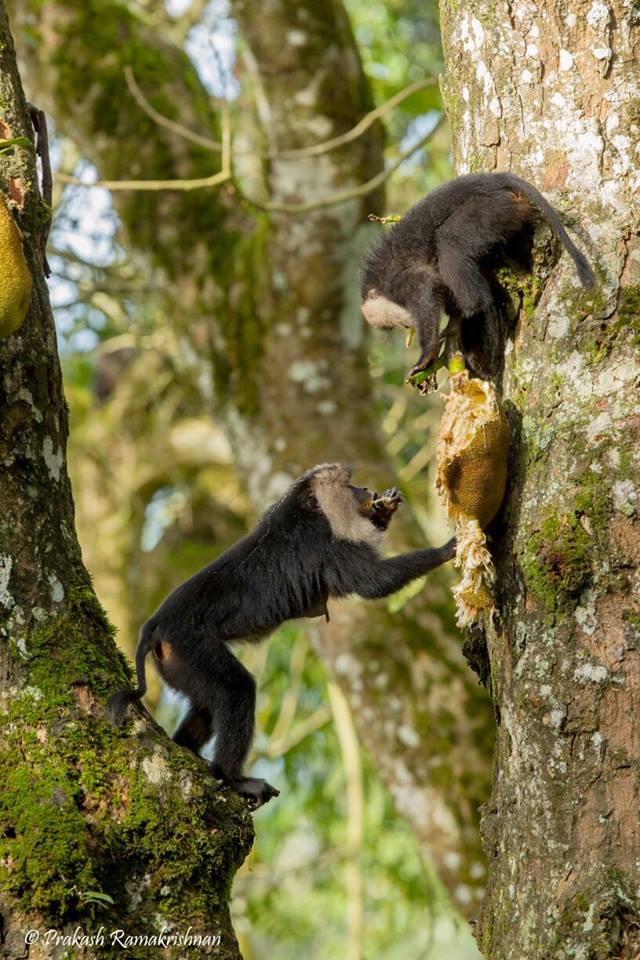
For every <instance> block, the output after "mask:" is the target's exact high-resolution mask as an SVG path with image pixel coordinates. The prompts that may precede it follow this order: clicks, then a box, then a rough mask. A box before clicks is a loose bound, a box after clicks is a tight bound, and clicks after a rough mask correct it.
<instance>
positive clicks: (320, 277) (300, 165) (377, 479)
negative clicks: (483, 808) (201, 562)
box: [16, 0, 493, 910]
mask: <svg viewBox="0 0 640 960" xmlns="http://www.w3.org/2000/svg"><path fill="white" fill-rule="evenodd" d="M34 9H37V10H38V11H39V17H40V20H39V27H38V43H25V44H24V45H23V46H22V47H21V53H22V54H23V56H24V58H25V63H26V64H27V65H28V68H29V76H30V78H31V80H32V83H33V86H34V96H35V95H36V93H37V96H38V98H39V99H41V100H42V105H43V106H46V108H47V109H48V110H50V111H51V113H52V114H53V115H54V116H55V117H56V120H57V123H58V124H59V127H60V128H61V129H62V130H63V131H64V132H65V133H69V134H70V135H71V136H73V137H74V138H75V139H76V141H77V142H78V144H79V145H80V146H81V148H82V150H83V151H84V152H85V153H86V155H87V156H88V157H89V158H90V159H91V160H92V161H93V162H94V163H96V164H97V166H98V168H99V170H100V174H101V175H102V176H105V177H109V178H113V177H123V176H127V177H129V176H131V174H132V172H133V173H134V174H135V175H137V176H140V177H143V178H148V177H150V176H154V175H157V173H158V171H161V175H162V176H163V177H172V176H173V177H178V176H179V177H188V176H202V175H203V173H204V172H207V173H208V172H211V169H212V166H213V165H214V162H217V161H216V156H217V155H215V154H209V155H207V154H206V153H204V151H202V149H201V148H198V147H194V146H193V145H191V144H189V145H187V146H185V145H184V144H182V150H180V151H179V150H178V148H177V146H176V143H175V137H172V136H170V135H169V134H167V132H166V130H164V129H163V128H161V127H158V126H156V125H155V124H153V123H151V122H150V121H149V119H148V117H146V115H145V114H143V113H142V111H140V110H138V108H137V107H135V106H134V105H133V103H132V100H131V96H130V94H129V92H128V90H127V89H126V85H125V82H124V76H123V73H122V69H123V67H124V66H125V65H133V67H134V71H135V75H136V78H137V80H138V83H139V85H140V86H141V87H142V89H143V90H144V91H145V93H146V94H147V96H149V98H150V99H151V100H152V102H153V104H154V106H155V107H156V108H157V109H159V110H160V111H161V112H163V113H165V114H168V115H170V116H171V117H174V118H180V119H181V121H182V122H183V123H184V124H185V125H186V126H189V127H191V128H192V129H194V130H195V131H197V132H203V133H205V134H207V133H210V132H211V130H212V129H215V127H216V122H215V119H214V118H212V117H211V115H210V113H209V107H208V104H207V102H206V99H205V97H204V96H203V91H202V89H201V88H199V87H198V85H197V80H196V78H195V75H194V72H193V69H192V67H191V66H190V65H189V64H188V63H187V61H186V59H185V57H184V56H183V54H182V53H181V52H180V51H177V50H175V49H173V48H171V47H170V46H169V45H167V44H165V43H163V42H162V41H161V40H160V39H159V38H158V36H157V35H155V36H150V35H149V33H148V31H147V30H146V28H144V27H141V26H140V24H139V23H137V22H136V19H135V17H134V16H132V14H131V13H130V12H129V11H128V10H126V9H124V8H123V7H120V6H119V5H118V4H116V3H111V4H102V5H101V11H102V12H101V15H100V17H99V18H96V17H95V16H94V14H93V13H92V10H91V4H84V3H83V4H78V3H77V2H75V0H60V2H57V3H56V4H51V5H49V6H48V7H45V8H44V10H42V8H41V5H40V4H35V3H30V2H29V3H25V4H21V5H20V10H18V9H17V8H16V17H17V18H18V20H19V22H20V23H21V24H24V25H25V27H26V25H27V24H28V26H29V29H30V30H31V31H33V29H34V27H33V23H32V16H33V10H34ZM233 10H234V13H235V14H236V16H237V17H238V21H239V24H240V27H241V32H242V35H243V37H244V39H245V40H246V43H247V44H248V47H249V48H250V54H251V55H250V56H248V57H247V59H246V61H245V63H246V67H245V68H244V69H245V72H244V73H243V76H244V77H247V78H250V79H251V81H252V82H253V83H254V84H256V85H257V86H258V88H259V91H260V96H259V97H258V103H259V105H260V110H259V117H258V123H259V127H260V130H259V131H258V130H256V129H255V128H254V129H252V130H251V129H250V130H248V131H243V133H244V135H245V137H246V136H249V138H250V139H249V145H250V146H251V147H253V148H254V149H257V148H258V147H260V148H264V147H265V142H264V141H265V140H266V146H267V147H269V148H274V147H277V148H278V149H280V150H282V149H284V148H290V147H298V146H302V145H307V144H309V143H312V142H317V141H318V140H324V139H326V138H328V137H331V136H333V135H336V134H340V133H343V132H344V131H346V130H348V129H350V128H351V127H352V126H354V125H355V123H356V122H357V121H358V120H359V119H360V118H361V116H362V114H363V113H364V112H366V111H367V110H368V109H369V107H370V106H371V103H370V99H369V94H368V89H367V85H366V82H365V78H364V76H363V74H362V68H361V64H360V60H359V57H358V53H357V49H356V46H355V42H354V39H353V36H352V34H351V30H350V27H349V24H348V20H347V18H346V15H345V13H344V10H343V8H342V5H341V4H339V3H336V2H334V0H331V2H329V0H327V2H322V3H318V2H317V0H308V2H303V3H297V4H292V3H285V2H284V0H283V2H276V3H270V4H268V5H263V4H248V3H244V2H240V0H238V2H237V3H235V4H234V5H233ZM105 26H106V27H108V35H109V36H110V35H111V34H112V33H113V32H114V31H115V33H116V34H117V35H118V36H120V37H122V38H123V40H122V42H121V43H119V44H117V45H116V46H113V45H110V46H109V48H108V49H109V53H108V56H106V55H105V57H103V58H102V57H100V56H98V57H96V55H95V51H96V49H98V50H101V49H103V48H105V47H106V46H107V45H108V43H109V36H106V37H105V38H103V37H102V30H103V27H105ZM283 38H285V40H286V42H285V41H284V40H283ZM141 51H142V52H141ZM158 77H160V78H162V80H161V81H160V82H158V79H157V78H158ZM183 89H190V90H191V91H192V92H191V93H190V94H189V98H188V99H189V100H190V102H189V103H187V104H186V105H185V102H184V99H183V94H182V92H181V91H182V90H183ZM94 105H95V107H94ZM106 105H108V110H107V107H106ZM185 110H186V114H185ZM236 122H238V121H236V120H234V123H236ZM179 142H180V141H179ZM245 146H246V144H245ZM140 157H141V158H142V162H141V161H140V160H139V158H140ZM207 157H208V159H207ZM207 164H209V166H207ZM381 164H382V157H381V135H380V131H379V129H377V128H375V127H374V128H372V129H371V130H370V131H369V132H368V134H367V135H366V136H364V137H361V138H360V139H358V140H356V141H354V142H352V143H351V144H349V145H348V146H347V147H345V148H342V149H341V150H339V151H334V152H331V153H329V154H326V155H324V156H322V157H321V158H319V159H317V158H316V159H311V160H310V159H306V160H300V159H298V160H296V161H294V162H291V161H284V160H272V161H271V162H270V163H269V164H268V165H267V167H266V176H265V179H264V180H260V181H258V182H257V183H256V180H255V178H252V177H249V173H248V171H247V170H246V164H245V163H241V162H240V159H238V162H237V167H238V169H237V178H238V179H237V185H238V187H239V188H240V189H241V190H242V189H245V190H246V192H247V194H249V195H251V196H254V195H255V194H256V193H257V194H258V199H260V200H263V199H265V197H267V198H269V199H271V200H272V201H275V202H292V201H296V200H299V199H307V198H309V197H318V196H322V197H324V196H326V195H328V194H331V193H332V192H335V191H337V190H344V189H345V188H346V187H350V186H353V185H357V184H359V183H361V182H363V181H364V180H366V179H367V178H368V177H370V176H371V175H372V174H373V173H375V172H376V171H377V170H378V169H380V167H381ZM213 169H215V166H213ZM261 191H262V192H261ZM114 196H115V199H116V202H117V205H118V211H119V213H120V215H121V217H122V219H123V222H124V224H125V227H126V230H127V234H128V239H129V240H130V242H131V243H132V244H133V245H135V246H137V247H138V248H139V249H141V250H143V251H144V252H145V253H146V254H148V255H149V257H150V260H151V261H152V262H153V263H154V265H155V266H159V267H160V268H162V269H163V270H164V271H165V273H166V275H167V277H168V279H169V283H170V285H171V286H172V287H173V289H174V290H175V311H174V313H175V316H176V317H178V318H180V319H178V321H177V323H180V324H182V325H183V327H185V328H186V327H187V325H188V328H189V331H190V335H191V336H192V338H193V339H194V342H195V343H196V346H197V348H198V350H199V352H202V350H203V341H205V339H206V341H208V342H209V343H210V345H211V369H212V380H213V383H214V385H215V389H216V395H217V400H218V411H219V413H220V415H221V417H223V418H224V422H225V424H226V427H227V430H228V433H229V436H230V439H231V442H232V445H233V448H234V453H235V456H236V459H237V462H238V465H239V468H240V470H241V473H242V475H243V478H244V481H245V483H246V485H247V488H248V490H249V492H250V494H251V496H252V498H253V501H254V503H255V504H256V506H257V507H264V506H265V505H266V504H267V503H269V502H272V501H273V499H274V498H276V497H278V496H279V495H280V494H281V493H282V491H283V488H284V486H285V485H286V484H287V483H288V482H290V480H291V479H292V477H294V476H296V475H297V474H299V473H300V472H301V471H302V470H303V469H306V468H307V467H309V466H311V465H312V464H314V463H318V462H322V461H323V460H337V459H343V460H348V461H355V462H356V463H357V464H358V466H359V467H360V468H361V470H362V473H361V474H360V476H361V477H362V479H363V481H366V482H367V483H370V484H371V485H373V484H381V485H382V486H388V485H389V484H390V483H392V482H393V476H392V475H391V473H390V470H389V467H388V465H387V463H386V458H385V452H384V446H383V443H382V441H381V438H380V436H379V433H378V429H377V423H376V417H375V405H374V402H373V397H372V392H371V386H370V381H369V374H368V368H367V357H366V349H365V347H366V344H365V335H364V329H363V322H362V318H361V317H360V313H359V309H358V298H357V281H356V266H357V262H358V259H359V254H360V252H361V250H362V246H363V242H364V229H363V225H364V220H365V215H366V213H367V212H368V210H370V209H371V204H372V203H373V201H363V200H362V199H360V200H351V201H348V202H346V203H344V204H341V205H339V206H334V207H328V208H326V209H322V210H316V211H313V212H311V213H304V214H300V215H296V216H290V215H284V214H282V213H274V214H273V216H271V217H269V216H267V215H266V214H265V213H260V212H259V211H257V210H253V209H252V208H251V207H250V206H247V204H244V205H243V206H240V205H239V204H238V203H237V202H236V194H235V193H234V192H233V190H232V189H227V188H222V189H221V190H219V191H218V192H207V193H198V192H194V193H192V194H176V193H167V194H162V195H159V196H157V195H152V197H151V199H150V198H149V195H140V194H126V195H124V194H115V195H114ZM405 513H406V511H405ZM417 540H418V533H417V529H416V526H415V525H414V524H413V523H412V521H411V520H410V519H409V517H408V516H405V520H404V521H403V520H402V519H399V520H398V523H397V525H396V532H395V540H394V545H395V546H396V547H398V546H400V545H403V546H404V547H405V548H406V546H407V544H408V543H409V544H411V543H412V544H413V545H415V543H416V541H417ZM446 582H447V581H446V579H445V578H444V577H442V576H440V575H438V574H436V575H434V576H432V577H431V578H430V580H429V582H428V583H427V587H426V588H425V589H424V590H423V591H422V593H421V594H420V595H419V596H418V597H416V598H414V599H413V600H412V601H411V603H410V604H408V605H407V606H406V607H405V608H404V610H403V611H402V613H400V614H391V613H390V612H389V610H388V608H387V606H386V604H385V603H384V602H383V603H377V604H368V605H367V604H364V603H363V602H361V601H360V602H358V603H357V604H348V603H346V602H345V603H344V604H341V605H340V606H339V608H338V609H337V610H336V611H335V612H334V614H333V622H332V624H331V625H330V627H328V628H325V627H322V628H319V629H318V630H317V631H316V637H317V645H318V647H319V649H320V651H321V653H322V655H323V656H324V657H325V659H326V661H327V663H328V664H329V666H330V668H331V669H332V672H333V673H334V674H335V675H336V677H337V679H338V681H339V682H340V684H341V685H342V687H343V689H344V691H345V693H346V694H347V696H348V697H349V700H350V703H351V706H352V709H353V712H354V715H355V717H356V721H357V726H358V731H359V733H360V735H361V737H362V739H363V741H364V743H365V745H367V746H368V747H369V748H370V749H371V754H372V758H373V759H374V762H375V763H376V764H377V766H378V769H379V770H380V772H381V774H382V776H383V778H384V780H385V782H386V783H387V785H388V786H389V788H390V790H391V792H392V793H393V795H394V796H395V798H396V801H397V803H398V807H399V809H400V810H401V812H402V813H403V815H404V816H405V817H406V818H407V820H408V821H409V823H410V824H411V825H412V826H413V828H414V830H415V831H416V833H417V835H418V836H419V838H420V840H421V841H422V842H423V843H424V845H425V847H426V848H427V850H428V851H429V853H430V854H431V855H432V857H433V859H434V861H435V863H436V865H437V867H438V869H439V871H440V874H441V876H442V877H443V879H444V880H445V883H446V884H447V886H448V887H449V889H450V890H451V891H452V892H453V893H454V894H455V896H456V901H457V903H458V905H459V906H461V908H462V909H465V910H469V909H471V908H472V907H473V906H474V904H477V901H478V897H479V894H480V892H481V890H482V887H483V883H484V867H483V862H482V861H483V857H482V852H481V849H480V844H479V840H478V834H477V807H478V805H479V803H481V802H483V801H484V799H486V797H487V795H488V781H489V775H488V770H489V759H488V758H489V756H490V752H491V745H492V733H493V719H492V716H491V711H490V709H489V705H488V699H487V698H486V696H485V694H484V692H483V691H482V690H481V688H480V687H479V686H478V684H477V681H476V678H475V677H474V676H473V675H472V674H470V673H469V671H468V670H467V669H466V665H465V663H464V661H463V658H462V656H461V653H460V645H459V637H458V636H457V633H456V631H455V628H454V627H453V625H452V618H451V606H450V602H449V600H448V596H447V588H446V586H445V584H446Z"/></svg>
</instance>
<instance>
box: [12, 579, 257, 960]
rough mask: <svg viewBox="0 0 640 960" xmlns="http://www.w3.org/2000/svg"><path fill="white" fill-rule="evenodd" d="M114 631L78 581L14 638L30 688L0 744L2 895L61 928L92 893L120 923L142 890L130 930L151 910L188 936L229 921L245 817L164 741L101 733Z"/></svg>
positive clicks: (116, 668) (18, 698) (20, 696)
mask: <svg viewBox="0 0 640 960" xmlns="http://www.w3.org/2000/svg"><path fill="white" fill-rule="evenodd" d="M111 632H112V629H111V627H110V625H109V624H108V622H107V620H106V618H105V616H104V613H103V611H102V609H101V607H100V605H99V603H98V602H97V600H96V599H95V596H94V595H93V592H92V590H91V588H90V587H89V585H88V584H87V583H79V584H78V585H77V586H75V587H74V588H72V589H71V590H69V591H68V593H67V598H66V600H65V608H64V610H63V611H62V612H61V614H60V615H59V616H58V617H51V618H49V619H48V621H47V623H46V624H45V626H43V628H42V629H41V630H40V631H38V632H35V633H33V634H31V635H28V636H27V637H25V638H23V640H24V644H22V643H21V647H24V648H25V649H26V651H27V655H28V659H27V660H26V661H25V660H24V657H23V658H22V659H23V665H24V670H25V672H26V674H27V676H26V683H25V685H24V686H23V687H22V688H20V689H19V690H18V691H16V693H15V695H14V696H13V697H12V699H11V701H10V703H9V705H8V709H7V714H6V716H5V717H4V718H3V736H2V739H1V741H0V776H2V783H3V789H2V791H1V792H0V889H2V891H4V893H5V894H7V895H9V896H10V897H12V898H13V899H14V900H15V901H17V903H18V904H19V907H20V909H21V910H22V911H24V912H28V911H34V910H37V911H39V912H40V914H41V915H42V916H43V917H44V918H45V920H46V922H47V924H48V925H49V924H50V925H60V924H63V923H65V922H67V921H71V920H79V919H81V918H85V919H86V920H87V921H89V920H92V919H95V917H96V916H98V915H99V914H100V912H101V911H103V910H104V906H103V905H102V904H100V903H95V902H91V900H90V898H89V899H87V897H86V894H87V893H88V892H90V891H98V892H101V893H104V894H107V895H108V896H110V897H111V898H112V900H113V901H114V903H115V904H116V907H117V909H118V911H119V916H120V917H121V918H123V919H124V917H125V915H126V910H127V906H128V905H129V904H130V903H131V884H133V885H134V887H135V885H136V884H138V885H139V886H140V904H141V905H140V907H139V909H138V911H137V913H136V915H135V917H132V918H131V924H132V925H133V926H135V927H138V926H144V925H145V924H146V925H147V928H148V925H149V924H155V919H154V917H155V915H156V914H157V912H158V910H159V911H160V913H166V916H167V919H168V920H171V922H173V923H184V925H185V926H187V925H189V924H193V926H194V928H197V927H198V926H202V925H203V924H208V923H210V921H211V914H212V911H223V914H224V911H226V903H227V900H228V895H229V883H230V879H231V877H232V876H233V873H234V870H235V868H237V866H239V864H240V863H241V862H242V860H243V859H244V857H245V855H246V853H247V851H248V848H249V846H250V844H251V840H252V831H251V824H250V818H249V815H248V813H247V811H246V807H245V805H244V803H243V802H242V801H241V800H240V798H238V797H236V796H234V795H230V796H229V795H227V796H225V797H221V796H220V795H219V791H218V789H217V787H216V784H215V782H214V781H212V780H209V779H208V778H207V777H203V775H202V765H201V762H200V761H198V760H197V759H196V758H195V757H192V756H191V755H190V754H188V753H187V752H186V751H184V750H182V749H180V748H177V747H173V746H170V745H169V744H168V743H167V741H166V738H165V737H164V735H162V734H160V733H158V734H154V733H153V731H151V732H149V733H138V734H136V735H135V736H134V737H132V736H131V735H130V734H129V733H128V730H130V729H131V724H130V723H129V724H127V725H126V726H125V728H124V729H122V730H118V731H114V730H113V728H112V727H111V726H110V724H109V723H108V721H107V719H106V714H105V710H104V702H105V700H106V697H107V695H108V693H110V692H112V691H113V689H114V687H116V686H119V685H120V684H121V683H122V682H123V681H124V680H126V679H127V676H128V668H126V667H125V664H124V660H123V659H122V657H121V656H120V655H119V654H118V653H117V652H116V650H115V646H114V644H113V643H112V642H111V640H110V637H109V635H110V633H111ZM89 678H90V679H89ZM114 678H115V679H114ZM27 757H28V764H27V763H26V762H25V758H27ZM185 791H187V793H186V794H185ZM161 890H163V894H162V895H161V894H160V891H161ZM147 900H148V903H149V910H150V913H149V914H148V916H145V915H144V914H145V907H144V904H145V903H146V902H147ZM158 904H160V906H159V907H158ZM147 932H148V929H147ZM136 955H137V954H134V953H132V954H131V956H132V957H133V956H136ZM221 955H222V956H227V955H228V954H227V953H222V954H221Z"/></svg>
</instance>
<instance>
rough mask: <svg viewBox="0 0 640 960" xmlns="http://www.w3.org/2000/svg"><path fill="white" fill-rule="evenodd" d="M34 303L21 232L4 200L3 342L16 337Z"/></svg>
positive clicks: (0, 209)
mask: <svg viewBox="0 0 640 960" xmlns="http://www.w3.org/2000/svg"><path fill="white" fill-rule="evenodd" d="M30 303H31V274H30V273H29V268H28V267H27V264H26V261H25V259H24V253H23V252H22V241H21V239H20V232H19V230H18V228H17V226H16V224H15V221H14V219H13V217H12V215H11V211H10V210H9V208H8V207H7V205H6V203H5V202H4V200H2V199H1V198H0V338H1V337H8V336H9V334H11V333H14V332H15V331H16V330H17V329H18V327H19V326H20V324H21V323H22V321H23V320H24V318H25V317H26V315H27V310H28V309H29V304H30Z"/></svg>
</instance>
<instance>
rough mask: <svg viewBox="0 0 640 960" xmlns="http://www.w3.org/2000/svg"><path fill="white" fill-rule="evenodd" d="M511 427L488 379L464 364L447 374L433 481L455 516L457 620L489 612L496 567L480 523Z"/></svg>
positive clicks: (499, 489) (497, 497)
mask: <svg viewBox="0 0 640 960" xmlns="http://www.w3.org/2000/svg"><path fill="white" fill-rule="evenodd" d="M508 454H509V430H508V425H507V421H506V418H505V416H504V412H503V410H502V407H501V405H500V402H499V400H498V397H497V395H496V392H495V389H494V387H493V385H492V384H491V383H487V382H486V381H483V380H476V379H471V378H470V377H469V374H468V372H467V371H466V370H465V371H463V372H462V373H459V374H456V375H455V376H452V377H451V393H450V395H449V397H448V398H447V403H446V407H445V409H444V411H443V414H442V419H441V421H440V430H439V432H438V452H437V460H438V474H437V478H436V487H437V489H438V492H439V493H440V494H441V496H442V497H443V499H444V502H445V507H446V510H447V515H448V516H449V517H450V518H451V519H455V521H456V557H455V560H454V564H455V566H456V567H458V568H459V569H460V571H461V574H462V579H461V580H460V583H459V584H458V585H457V586H456V587H455V588H454V591H453V593H454V597H455V600H456V608H457V621H458V625H459V626H462V627H464V626H469V625H470V624H472V623H475V622H478V621H481V620H483V619H485V618H487V617H491V615H492V612H493V610H494V608H495V603H494V597H493V586H494V583H495V568H494V566H493V561H492V559H491V554H490V553H489V551H488V549H487V539H486V537H485V535H484V533H483V529H482V528H483V527H486V526H487V524H488V523H490V522H491V520H492V519H493V518H494V516H495V515H496V513H497V512H498V510H499V508H500V504H501V502H502V499H503V497H504V491H505V486H506V482H507V463H508Z"/></svg>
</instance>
